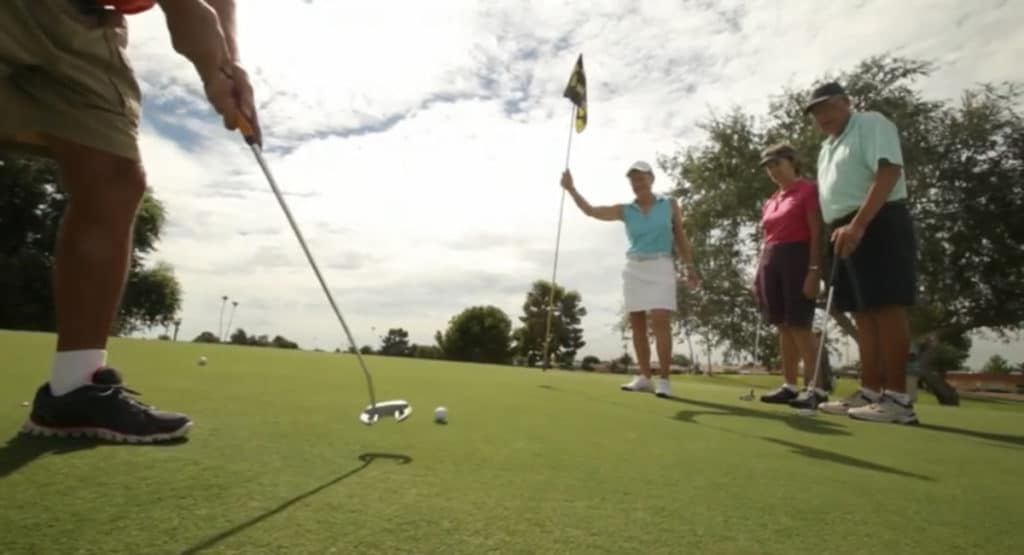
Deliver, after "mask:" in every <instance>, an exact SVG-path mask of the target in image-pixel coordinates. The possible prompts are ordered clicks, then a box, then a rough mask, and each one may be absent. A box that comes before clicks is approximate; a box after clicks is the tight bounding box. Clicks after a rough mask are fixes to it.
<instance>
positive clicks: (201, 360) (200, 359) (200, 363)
mask: <svg viewBox="0 0 1024 555" xmlns="http://www.w3.org/2000/svg"><path fill="white" fill-rule="evenodd" d="M199 366H206V357H199Z"/></svg>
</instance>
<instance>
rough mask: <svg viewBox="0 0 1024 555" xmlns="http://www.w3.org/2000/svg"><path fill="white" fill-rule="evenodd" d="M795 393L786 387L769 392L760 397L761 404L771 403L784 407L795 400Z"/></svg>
mask: <svg viewBox="0 0 1024 555" xmlns="http://www.w3.org/2000/svg"><path fill="white" fill-rule="evenodd" d="M796 396H797V391H796V390H794V389H790V388H788V387H785V386H783V387H779V388H776V389H773V390H771V391H769V392H768V393H766V394H764V395H762V396H761V402H762V403H772V404H776V405H785V404H786V403H789V402H790V401H792V400H793V399H796Z"/></svg>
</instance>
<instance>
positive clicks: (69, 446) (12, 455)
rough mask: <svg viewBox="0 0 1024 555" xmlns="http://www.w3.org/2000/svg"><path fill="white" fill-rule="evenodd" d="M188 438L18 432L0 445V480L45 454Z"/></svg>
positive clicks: (178, 441)
mask: <svg viewBox="0 0 1024 555" xmlns="http://www.w3.org/2000/svg"><path fill="white" fill-rule="evenodd" d="M187 442H188V438H187V437H186V438H181V439H177V440H174V441H168V442H162V443H144V444H130V443H113V442H109V441H101V440H96V439H57V438H37V437H26V436H23V435H21V434H18V435H16V436H14V437H12V438H10V439H8V440H7V443H6V444H5V445H3V446H2V447H0V480H2V479H4V478H6V477H7V476H8V475H10V474H13V473H15V472H17V471H18V470H19V469H21V467H23V466H25V465H27V464H29V463H31V462H32V461H34V460H36V459H38V458H40V457H43V456H47V455H66V454H68V453H75V452H77V451H86V450H89V449H95V448H97V447H123V448H128V447H134V448H137V449H138V448H144V447H171V446H174V445H181V444H183V443H187Z"/></svg>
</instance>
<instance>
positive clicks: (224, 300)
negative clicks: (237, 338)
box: [217, 295, 228, 341]
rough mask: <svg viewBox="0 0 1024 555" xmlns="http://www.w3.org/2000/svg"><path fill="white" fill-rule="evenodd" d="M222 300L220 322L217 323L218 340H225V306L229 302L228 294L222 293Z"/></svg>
mask: <svg viewBox="0 0 1024 555" xmlns="http://www.w3.org/2000/svg"><path fill="white" fill-rule="evenodd" d="M220 300H221V303H220V323H219V324H217V341H224V307H225V306H227V304H228V296H227V295H222V296H221V298H220Z"/></svg>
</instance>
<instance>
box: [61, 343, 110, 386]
mask: <svg viewBox="0 0 1024 555" xmlns="http://www.w3.org/2000/svg"><path fill="white" fill-rule="evenodd" d="M106 364H107V352H106V351H104V350H101V349H88V350H82V351H59V352H57V354H56V355H54V357H53V368H52V369H51V370H50V391H51V392H53V394H54V395H55V396H58V397H59V396H61V395H64V394H65V393H69V392H71V391H73V390H75V389H78V388H79V387H82V386H83V385H87V384H90V383H92V374H93V372H95V371H96V370H98V369H100V368H103V367H104V366H106Z"/></svg>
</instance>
